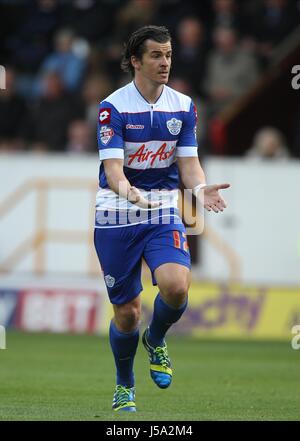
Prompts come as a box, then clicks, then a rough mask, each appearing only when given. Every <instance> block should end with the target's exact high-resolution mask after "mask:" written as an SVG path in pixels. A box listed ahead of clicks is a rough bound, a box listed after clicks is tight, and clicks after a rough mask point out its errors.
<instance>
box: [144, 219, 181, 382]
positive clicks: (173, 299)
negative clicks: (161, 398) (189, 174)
mask: <svg viewBox="0 0 300 441" xmlns="http://www.w3.org/2000/svg"><path fill="white" fill-rule="evenodd" d="M172 228H173V229H174V226H173V227H171V226H169V228H168V227H167V226H165V228H164V229H161V230H158V229H157V234H156V235H153V236H152V237H151V239H150V240H149V243H148V244H147V248H146V252H145V255H144V256H145V259H146V261H147V263H148V265H149V267H150V269H151V271H152V277H153V282H154V284H157V285H158V287H159V293H158V295H157V296H156V298H155V301H154V308H153V316H152V320H151V323H150V326H149V328H148V329H146V331H145V332H144V334H143V344H144V346H145V348H146V349H147V352H148V355H149V359H150V374H151V377H152V379H153V380H154V382H155V383H156V384H157V386H159V387H161V388H166V387H168V386H169V385H170V384H171V381H172V367H171V361H170V358H169V356H168V351H167V345H166V342H165V335H166V332H167V331H168V329H169V328H170V327H171V326H172V325H173V324H174V323H176V322H177V321H178V320H179V319H180V317H181V316H182V314H183V313H184V311H185V309H186V307H187V297H188V289H189V286H190V255H189V251H188V247H187V244H186V237H185V232H184V227H183V226H181V227H180V228H181V230H172Z"/></svg>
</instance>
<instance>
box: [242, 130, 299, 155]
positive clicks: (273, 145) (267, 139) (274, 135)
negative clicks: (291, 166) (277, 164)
mask: <svg viewBox="0 0 300 441" xmlns="http://www.w3.org/2000/svg"><path fill="white" fill-rule="evenodd" d="M246 156H247V157H248V158H255V159H286V158H288V157H289V156H290V153H289V149H288V148H287V146H286V142H285V139H284V137H283V135H282V133H281V132H280V131H279V130H277V129H276V128H274V127H263V128H262V129H260V130H259V131H258V132H257V133H256V135H255V136H254V141H253V146H252V147H251V148H250V149H249V150H248V151H247V152H246Z"/></svg>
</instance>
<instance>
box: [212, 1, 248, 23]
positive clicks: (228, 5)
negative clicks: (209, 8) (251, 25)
mask: <svg viewBox="0 0 300 441" xmlns="http://www.w3.org/2000/svg"><path fill="white" fill-rule="evenodd" d="M213 11H214V20H213V27H214V28H216V27H227V28H234V29H239V27H240V24H241V23H240V21H241V18H240V16H239V14H238V5H237V3H236V1H235V0H213Z"/></svg>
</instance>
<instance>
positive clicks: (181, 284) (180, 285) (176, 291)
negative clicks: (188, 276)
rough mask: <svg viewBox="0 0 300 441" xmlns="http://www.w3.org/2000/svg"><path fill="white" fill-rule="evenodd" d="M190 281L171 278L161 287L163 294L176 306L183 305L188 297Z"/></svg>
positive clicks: (167, 300) (169, 302) (170, 303)
mask: <svg viewBox="0 0 300 441" xmlns="http://www.w3.org/2000/svg"><path fill="white" fill-rule="evenodd" d="M189 286H190V283H189V281H188V280H185V279H181V280H170V281H169V282H168V283H167V284H166V285H165V286H164V287H163V289H161V295H162V297H163V298H164V299H165V300H166V302H167V303H168V304H169V305H171V306H173V307H174V308H179V307H180V306H182V305H183V304H184V303H185V302H186V299H187V296H188V290H189Z"/></svg>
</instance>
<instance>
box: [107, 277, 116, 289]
mask: <svg viewBox="0 0 300 441" xmlns="http://www.w3.org/2000/svg"><path fill="white" fill-rule="evenodd" d="M104 280H105V283H106V286H108V288H112V287H113V286H114V284H115V281H116V279H115V278H114V277H113V276H110V275H109V274H107V276H105V277H104Z"/></svg>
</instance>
